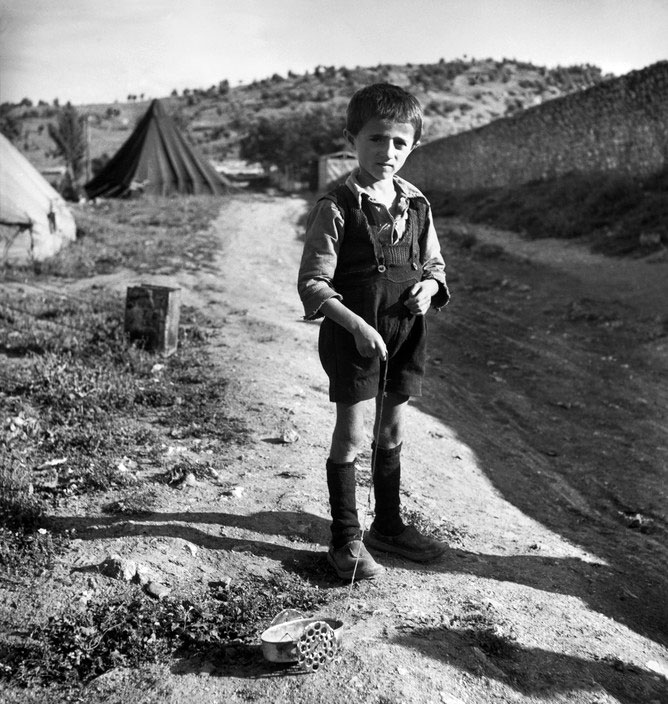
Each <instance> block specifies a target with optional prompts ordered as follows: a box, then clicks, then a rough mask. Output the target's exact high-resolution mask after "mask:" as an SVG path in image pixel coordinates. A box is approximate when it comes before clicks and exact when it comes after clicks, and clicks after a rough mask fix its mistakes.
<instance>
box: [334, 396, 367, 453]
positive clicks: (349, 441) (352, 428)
mask: <svg viewBox="0 0 668 704" xmlns="http://www.w3.org/2000/svg"><path fill="white" fill-rule="evenodd" d="M363 442H364V402H360V403H337V404H336V425H335V426H334V432H333V433H332V446H331V448H330V451H329V458H330V460H332V462H337V463H342V462H352V461H353V460H354V459H355V458H356V457H357V453H358V451H359V448H360V447H361V445H362V443H363Z"/></svg>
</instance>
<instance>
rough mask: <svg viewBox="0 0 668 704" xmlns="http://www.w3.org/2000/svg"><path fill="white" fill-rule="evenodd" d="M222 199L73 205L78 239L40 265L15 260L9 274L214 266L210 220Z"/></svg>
mask: <svg viewBox="0 0 668 704" xmlns="http://www.w3.org/2000/svg"><path fill="white" fill-rule="evenodd" d="M220 205H221V201H220V200H219V199H218V198H212V197H208V196H188V197H183V196H181V197H178V198H169V197H164V198H163V197H150V196H147V197H144V198H141V199H137V200H107V201H102V202H100V203H99V204H94V203H87V204H79V205H72V206H71V207H72V209H73V211H74V216H75V220H76V222H77V239H76V241H75V242H72V243H70V244H69V245H68V246H67V247H65V248H64V249H62V250H61V251H60V252H58V254H56V255H55V256H54V257H52V258H50V259H48V260H46V261H44V262H41V263H38V264H35V265H34V266H18V267H17V266H14V267H10V268H8V269H7V270H6V271H5V275H6V277H11V276H15V277H17V278H18V277H23V276H24V275H25V273H26V271H28V270H32V271H33V274H35V275H37V276H38V277H45V276H50V277H54V276H57V277H66V278H76V279H78V278H83V277H89V276H94V275H97V274H110V273H113V272H114V271H117V270H119V269H121V268H128V269H133V270H134V271H137V272H151V271H155V270H156V269H160V270H161V272H162V273H170V272H175V271H178V270H182V269H183V268H204V267H207V266H211V260H212V252H214V251H215V249H216V247H217V240H216V238H215V235H214V234H213V232H212V231H211V229H210V224H211V222H212V220H213V219H214V218H215V216H216V215H217V214H218V211H219V210H220Z"/></svg>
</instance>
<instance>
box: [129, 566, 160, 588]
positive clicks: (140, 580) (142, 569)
mask: <svg viewBox="0 0 668 704" xmlns="http://www.w3.org/2000/svg"><path fill="white" fill-rule="evenodd" d="M154 579H155V576H154V575H153V573H152V572H151V570H149V569H148V567H146V565H142V564H138V565H137V571H136V573H135V578H134V581H135V582H136V583H137V584H139V586H141V587H145V586H146V585H147V584H148V583H149V582H152V581H154Z"/></svg>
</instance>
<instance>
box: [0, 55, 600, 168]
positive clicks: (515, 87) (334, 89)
mask: <svg viewBox="0 0 668 704" xmlns="http://www.w3.org/2000/svg"><path fill="white" fill-rule="evenodd" d="M603 78H604V77H603V76H602V74H601V70H600V69H598V68H597V67H595V66H589V65H585V66H571V67H566V68H563V67H557V68H546V67H542V66H535V65H533V64H531V63H526V62H520V61H516V60H509V59H503V60H500V61H495V60H493V59H485V60H474V59H470V60H469V59H466V60H464V59H462V60H455V61H444V60H441V61H439V62H438V63H434V64H406V65H387V64H386V65H379V66H375V67H367V68H363V67H357V68H352V69H350V68H345V67H341V68H336V67H334V66H330V67H325V66H317V67H316V68H315V69H314V70H313V72H309V73H305V74H301V75H298V74H293V73H290V74H289V75H288V76H280V75H278V74H274V75H273V76H271V77H268V78H266V79H264V80H261V81H255V82H253V83H250V84H246V85H239V86H235V87H231V86H230V85H229V82H228V81H227V80H225V79H223V80H221V81H220V83H219V84H218V85H217V86H211V87H209V88H207V89H192V90H184V91H183V93H182V94H181V95H178V94H177V93H176V91H173V92H172V95H171V96H168V97H167V96H150V97H151V98H152V97H163V99H164V100H165V103H166V106H167V109H168V111H169V112H170V113H171V114H172V115H174V116H175V117H176V119H177V121H178V123H179V125H180V126H182V127H183V128H184V129H185V130H186V131H187V133H188V135H189V137H190V139H191V140H192V141H193V142H194V143H196V144H197V145H198V146H199V147H200V149H201V150H202V151H203V152H204V154H205V155H206V156H208V157H209V158H210V159H211V160H212V161H215V162H221V161H223V160H225V159H234V158H236V157H237V156H238V150H239V142H240V139H241V138H242V137H243V136H244V134H245V132H246V130H247V126H248V125H249V124H252V123H253V122H254V121H256V120H259V119H261V118H271V117H272V116H274V117H277V116H280V115H282V114H285V113H289V112H290V111H292V110H294V109H296V108H298V109H299V110H300V112H302V111H304V110H308V109H312V108H327V111H328V112H331V113H332V114H334V115H336V114H341V116H343V113H344V110H345V105H346V103H347V100H348V99H349V97H350V95H351V94H352V93H353V92H354V91H355V90H356V89H357V88H359V87H361V86H363V85H367V84H369V83H373V82H379V81H387V82H390V83H395V84H397V85H401V86H404V87H406V88H408V89H410V90H411V91H412V92H413V93H415V95H417V97H418V98H419V99H420V101H421V102H422V104H423V105H424V107H425V114H426V117H427V121H426V130H425V135H424V140H423V141H431V140H433V139H437V138H439V137H444V136H447V135H451V134H456V133H459V132H463V131H465V130H468V129H471V128H474V127H479V126H481V125H483V124H486V123H488V122H490V121H492V120H494V119H496V118H498V117H503V116H506V115H509V114H512V113H513V112H516V111H517V110H521V109H523V108H526V107H529V106H532V105H536V104H538V103H541V102H544V101H546V100H551V99H552V98H556V97H559V96H562V95H565V94H567V93H571V92H574V91H577V90H581V89H583V88H587V87H589V86H591V85H594V84H596V83H598V82H600V81H601V80H603ZM144 97H145V96H143V95H142V96H128V99H129V100H128V102H125V103H121V102H116V103H113V104H95V105H80V106H77V108H78V110H79V111H80V112H81V113H82V114H87V115H89V125H90V151H91V158H92V159H96V158H99V157H101V156H103V155H104V154H107V155H109V156H111V155H113V154H114V152H115V151H116V150H117V149H118V148H119V147H120V145H121V144H122V143H123V142H124V141H125V140H126V139H127V137H128V135H129V133H130V131H131V130H132V128H133V127H134V125H135V123H136V120H137V119H138V117H139V116H140V115H142V114H143V113H144V111H145V110H146V108H147V106H148V102H149V97H148V96H147V97H146V99H144ZM138 98H139V99H138ZM55 114H56V107H55V106H53V105H48V104H46V103H45V102H43V101H40V103H39V104H38V105H33V104H32V103H31V101H30V100H27V99H25V100H23V101H22V102H21V104H20V105H9V104H4V105H2V106H0V120H2V122H3V123H4V122H5V121H6V120H7V119H10V120H13V121H14V122H15V124H16V125H17V134H18V135H19V136H18V138H17V139H16V143H17V145H18V146H19V148H20V149H21V150H22V151H23V152H24V153H25V154H26V155H27V156H28V158H29V159H30V160H31V161H32V162H33V163H34V164H35V165H36V166H37V167H38V168H40V169H45V168H51V167H54V166H58V165H59V164H60V162H59V160H58V159H56V158H54V157H53V156H52V155H51V151H52V149H53V144H52V142H51V139H50V138H49V136H48V130H47V129H46V123H47V122H49V121H53V119H54V117H55Z"/></svg>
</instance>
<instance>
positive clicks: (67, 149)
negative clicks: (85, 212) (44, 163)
mask: <svg viewBox="0 0 668 704" xmlns="http://www.w3.org/2000/svg"><path fill="white" fill-rule="evenodd" d="M49 137H51V139H52V140H53V142H54V143H55V145H56V148H55V150H54V153H55V155H56V156H62V157H63V158H64V159H65V166H66V167H67V177H68V179H69V182H70V183H69V186H70V188H71V191H72V192H71V193H68V194H66V195H68V196H71V197H78V195H79V192H80V189H81V179H82V177H83V175H84V168H85V164H86V128H85V117H82V116H81V115H79V113H78V112H77V110H76V108H74V107H73V106H72V105H70V103H67V105H66V106H65V107H64V108H63V109H62V110H60V111H59V112H58V117H57V121H56V124H55V125H54V124H53V123H49Z"/></svg>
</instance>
